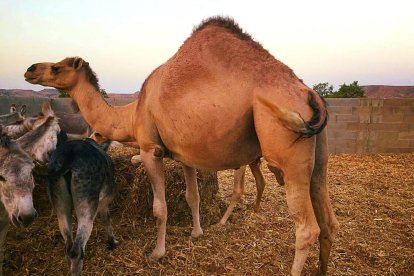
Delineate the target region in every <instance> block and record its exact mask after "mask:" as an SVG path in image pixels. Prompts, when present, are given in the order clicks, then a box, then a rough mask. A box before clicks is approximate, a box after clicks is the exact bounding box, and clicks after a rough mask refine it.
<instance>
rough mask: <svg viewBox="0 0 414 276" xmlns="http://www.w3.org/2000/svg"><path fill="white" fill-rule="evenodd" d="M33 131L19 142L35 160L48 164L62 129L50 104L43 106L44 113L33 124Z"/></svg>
mask: <svg viewBox="0 0 414 276" xmlns="http://www.w3.org/2000/svg"><path fill="white" fill-rule="evenodd" d="M31 124H32V126H31V127H32V129H33V130H32V131H30V132H28V133H26V134H25V135H23V136H22V137H20V138H19V139H18V140H17V141H18V143H19V144H20V146H21V147H22V149H23V150H25V151H26V152H28V153H29V154H30V155H31V156H33V157H34V159H36V160H38V161H40V162H47V161H48V160H49V156H50V154H51V153H52V151H54V150H55V149H56V145H57V142H58V135H59V132H60V127H59V124H58V119H57V117H56V116H55V114H54V112H53V110H52V108H51V106H50V104H49V102H45V103H44V104H43V105H42V112H41V113H39V115H38V116H37V117H36V118H35V119H33V121H32V122H31Z"/></svg>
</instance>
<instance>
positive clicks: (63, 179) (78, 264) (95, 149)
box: [48, 139, 118, 275]
mask: <svg viewBox="0 0 414 276" xmlns="http://www.w3.org/2000/svg"><path fill="white" fill-rule="evenodd" d="M109 144H110V141H109V140H108V141H106V142H105V143H103V144H101V145H99V144H97V143H96V142H95V141H93V140H92V139H85V140H74V141H67V142H65V143H63V144H61V145H59V146H58V147H57V149H56V151H55V152H54V153H53V154H52V156H51V159H50V162H49V164H48V193H49V198H50V201H51V203H52V205H53V208H54V209H55V211H56V214H57V217H58V221H59V230H60V232H61V234H62V236H63V239H64V240H65V254H66V257H67V258H68V260H69V261H70V271H71V274H72V275H81V273H82V265H83V258H84V254H85V246H86V243H87V241H88V239H89V237H90V235H91V231H92V227H93V222H94V219H95V216H96V215H97V214H99V216H100V217H101V219H102V220H103V222H104V224H105V227H106V232H107V238H108V240H107V242H108V247H109V248H110V249H113V248H115V247H116V245H117V244H118V241H117V240H116V239H115V237H114V234H113V229H112V226H111V219H110V216H109V209H108V206H109V204H110V203H111V201H112V200H113V198H114V195H115V180H114V168H113V164H112V160H111V158H110V157H109V156H108V155H107V154H106V152H105V150H106V149H107V148H108V146H109ZM73 208H74V209H75V213H76V217H77V220H78V227H77V231H76V237H75V240H73V234H72V209H73Z"/></svg>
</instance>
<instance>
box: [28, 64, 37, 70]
mask: <svg viewBox="0 0 414 276" xmlns="http://www.w3.org/2000/svg"><path fill="white" fill-rule="evenodd" d="M35 70H36V65H34V64H33V65H32V66H30V67H29V68H27V71H28V72H34V71H35Z"/></svg>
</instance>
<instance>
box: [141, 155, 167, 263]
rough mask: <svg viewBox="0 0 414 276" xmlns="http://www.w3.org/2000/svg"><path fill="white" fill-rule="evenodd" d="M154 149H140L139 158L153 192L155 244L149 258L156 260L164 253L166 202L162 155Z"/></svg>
mask: <svg viewBox="0 0 414 276" xmlns="http://www.w3.org/2000/svg"><path fill="white" fill-rule="evenodd" d="M155 153H156V152H155V149H153V150H149V151H144V150H142V149H141V158H142V162H143V163H144V167H145V169H146V171H147V174H148V177H149V179H150V181H151V187H152V192H153V194H154V202H153V214H154V216H155V217H156V218H157V228H158V235H157V244H156V246H155V248H154V250H153V251H152V253H151V255H150V259H153V260H158V259H159V258H161V257H162V256H164V255H165V235H166V232H167V203H166V201H165V177H164V164H163V162H162V157H157V156H156V155H155Z"/></svg>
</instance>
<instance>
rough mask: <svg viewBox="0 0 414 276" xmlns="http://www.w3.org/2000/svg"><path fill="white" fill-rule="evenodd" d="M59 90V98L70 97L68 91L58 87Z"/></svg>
mask: <svg viewBox="0 0 414 276" xmlns="http://www.w3.org/2000/svg"><path fill="white" fill-rule="evenodd" d="M58 91H59V98H70V96H69V94H68V92H66V91H64V90H60V89H58Z"/></svg>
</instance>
